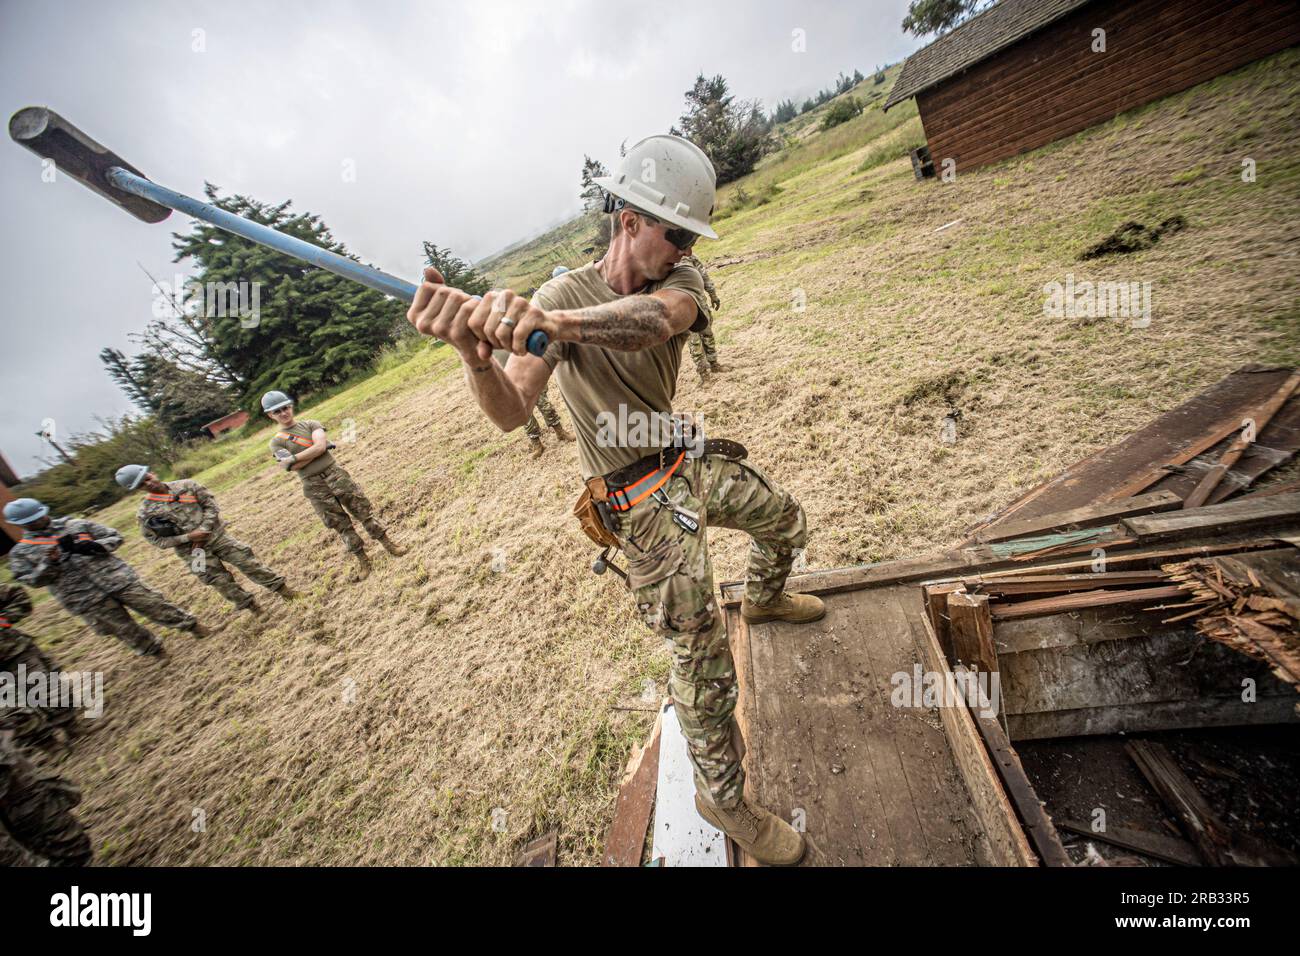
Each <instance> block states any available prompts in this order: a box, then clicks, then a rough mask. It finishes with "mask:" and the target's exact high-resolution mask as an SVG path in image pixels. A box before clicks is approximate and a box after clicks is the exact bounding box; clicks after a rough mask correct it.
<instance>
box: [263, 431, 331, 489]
mask: <svg viewBox="0 0 1300 956" xmlns="http://www.w3.org/2000/svg"><path fill="white" fill-rule="evenodd" d="M318 428H319V429H321V431H324V430H325V426H324V425H322V424H321V423H320V422H318V421H313V420H312V419H310V418H300V419H298V420H297V421H296V422H294V423H293V425H292V426H290V427H289V428H282V429H281V430H280V431H278V432H276V433H275V437H274V438H272V439H271V454H272V455H275V453H276V451H277V450H280V451H287V452H289V453H290V454H292V455H296V454H298V452H300V451H306V450H307V449H308V448H310V447H311V433H312V432H314V431H315V430H316V429H318ZM276 457H277V459H278V458H279V456H278V455H277V456H276ZM333 464H334V456H333V455H331V454H330V453H329V452H326V453H325V454H323V455H321V456H320V457H319V458H316V459H313V460H312V461H309V462H307V464H306V465H304V466H303V467H302V468H299V469H298V470H297V471H295V472H294V474H295V475H297V476H298V477H299V478H310V477H311V476H312V475H319V474H320V473H321V472H322V471H324V470H325V469H326V468H329V467H330V466H331V465H333Z"/></svg>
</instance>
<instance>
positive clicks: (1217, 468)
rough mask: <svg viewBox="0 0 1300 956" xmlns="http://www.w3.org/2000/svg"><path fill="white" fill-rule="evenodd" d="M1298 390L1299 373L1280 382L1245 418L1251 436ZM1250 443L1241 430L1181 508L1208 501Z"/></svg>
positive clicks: (1251, 441) (1294, 373)
mask: <svg viewBox="0 0 1300 956" xmlns="http://www.w3.org/2000/svg"><path fill="white" fill-rule="evenodd" d="M1297 386H1300V372H1293V373H1292V375H1291V377H1290V378H1288V379H1287V380H1286V381H1285V382H1283V383H1282V385H1281V387H1280V388H1278V390H1277V391H1276V392H1275V393H1274V394H1273V395H1271V396H1269V398H1268V399H1267V400H1266V401H1264V402H1262V403H1261V404H1260V405H1259V407H1258V408H1256V409H1254V410H1253V411H1252V412H1251V413H1250V414H1249V415H1247V419H1248V420H1249V422H1250V424H1251V425H1252V426H1253V427H1252V428H1251V431H1252V432H1253V433H1254V435H1258V433H1259V431H1260V430H1261V429H1263V428H1264V426H1266V425H1267V424H1268V423H1269V421H1271V420H1272V418H1273V416H1274V415H1276V414H1277V412H1278V409H1280V408H1281V407H1282V405H1283V404H1284V403H1285V402H1286V401H1287V399H1289V398H1290V397H1291V394H1292V393H1293V392H1294V391H1295V390H1296V387H1297ZM1252 443H1253V437H1248V436H1247V435H1246V432H1245V429H1244V428H1243V431H1242V434H1241V436H1240V437H1238V438H1237V440H1236V441H1234V442H1233V443H1232V444H1231V445H1230V446H1229V447H1228V450H1227V451H1225V452H1224V453H1223V456H1222V457H1221V458H1220V459H1219V461H1218V462H1217V463H1216V464H1215V465H1214V467H1212V468H1211V469H1210V470H1209V471H1207V472H1206V473H1205V476H1204V477H1202V478H1201V480H1200V481H1199V482H1198V483H1197V485H1196V487H1195V488H1194V489H1192V493H1191V494H1190V495H1188V496H1187V499H1186V500H1185V501H1184V502H1183V508H1184V509H1190V508H1199V507H1200V506H1201V505H1203V504H1205V502H1206V500H1207V499H1208V498H1209V497H1210V493H1211V492H1213V491H1214V490H1215V488H1217V487H1218V485H1219V482H1220V481H1222V480H1223V476H1224V475H1226V474H1227V473H1228V469H1229V468H1231V467H1232V466H1233V465H1235V464H1236V463H1237V461H1238V459H1240V458H1241V456H1242V455H1243V454H1244V453H1245V452H1246V450H1247V449H1248V448H1249V447H1250V446H1251V444H1252Z"/></svg>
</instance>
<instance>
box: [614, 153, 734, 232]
mask: <svg viewBox="0 0 1300 956" xmlns="http://www.w3.org/2000/svg"><path fill="white" fill-rule="evenodd" d="M595 183H596V185H597V186H600V187H601V188H602V189H604V190H605V191H606V192H608V193H610V194H612V195H614V196H617V197H618V198H619V199H622V200H623V201H624V202H625V203H627V204H628V205H629V206H632V207H634V208H636V209H641V210H644V211H645V212H647V213H649V214H650V215H652V216H654V217H655V218H656V219H662V220H663V221H664V222H667V223H671V224H672V225H674V226H678V227H680V228H682V229H689V230H690V231H691V232H693V233H695V234H696V235H700V236H704V237H705V238H707V239H716V238H718V234H717V233H716V232H714V231H713V227H712V226H710V225H709V220H710V219H712V218H713V202H714V197H715V194H716V192H717V183H718V176H717V173H715V172H714V170H713V163H711V162H709V157H708V156H706V155H704V150H702V149H700V148H699V147H698V146H696V145H695V144H694V143H692V142H691V141H690V140H688V139H682V137H680V136H671V135H668V134H666V133H660V134H658V135H655V136H647V137H646V138H645V139H643V140H641V141H640V142H638V143H636V144H635V145H634V146H632V148H631V149H629V150H628V151H627V155H626V156H624V157H623V163H622V166H621V168H620V169H619V171H618V172H617V173H615V174H614V175H613V176H601V177H600V178H598V179H596V180H595ZM609 211H611V212H612V211H613V210H612V209H611V210H609Z"/></svg>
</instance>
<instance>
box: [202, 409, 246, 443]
mask: <svg viewBox="0 0 1300 956" xmlns="http://www.w3.org/2000/svg"><path fill="white" fill-rule="evenodd" d="M247 424H248V412H246V411H243V410H242V409H241V410H240V411H236V412H231V413H230V414H228V415H222V416H221V417H220V418H218V419H217V420H216V421H212V422H208V423H207V424H206V425H204V426H203V430H204V431H205V432H207V433H208V434H209V435H211V436H212V437H213V438H220V437H221V436H222V435H224V434H225V433H226V432H228V431H233V430H234V429H236V428H243V427H244V426H245V425H247Z"/></svg>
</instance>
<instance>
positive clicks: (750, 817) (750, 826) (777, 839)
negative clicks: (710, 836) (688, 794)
mask: <svg viewBox="0 0 1300 956" xmlns="http://www.w3.org/2000/svg"><path fill="white" fill-rule="evenodd" d="M695 809H696V810H697V811H698V812H699V814H700V816H702V817H703V818H704V819H705V820H707V821H709V823H712V824H713V825H714V826H715V827H717V828H718V829H719V830H721V831H722V832H723V833H725V834H726V835H727V836H729V837H731V838H732V839H733V840H735V841H736V845H737V846H739V847H740V848H741V849H742V850H744V851H745V852H746V853H748V854H749V855H750V856H752V857H753V858H754V859H755V860H757V861H758V862H759V863H762V864H764V865H765V866H794V865H795V864H796V863H798V862H799V861H800V860H801V859H803V850H804V842H803V834H801V833H800V832H799V831H798V830H796V829H795V828H794V827H792V826H790V824H788V823H786V822H785V821H784V820H782V819H781V818H780V817H778V816H776V815H775V814H772V813H768V812H767V811H766V810H764V809H763V808H762V807H760V806H759V805H758V804H756V803H749V802H747V801H746V800H745V799H744V798H743V797H742V798H741V800H740V803H738V804H736V805H735V806H734V807H732V808H730V809H724V808H722V807H715V806H713V805H712V804H709V803H705V802H704V801H703V800H701V799H700V795H699V794H698V793H697V794H696V795H695Z"/></svg>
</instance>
